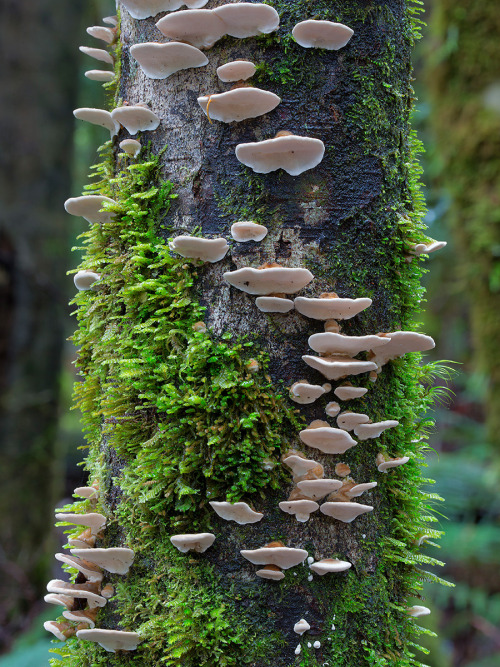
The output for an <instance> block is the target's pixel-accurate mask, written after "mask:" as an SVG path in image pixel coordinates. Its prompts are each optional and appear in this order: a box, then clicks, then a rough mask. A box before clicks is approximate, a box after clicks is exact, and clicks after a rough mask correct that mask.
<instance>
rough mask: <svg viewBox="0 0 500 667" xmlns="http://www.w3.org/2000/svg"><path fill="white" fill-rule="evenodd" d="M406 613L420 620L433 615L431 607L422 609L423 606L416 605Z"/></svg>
mask: <svg viewBox="0 0 500 667" xmlns="http://www.w3.org/2000/svg"><path fill="white" fill-rule="evenodd" d="M406 613H407V614H409V615H410V616H413V618H419V616H428V615H429V614H430V613H431V610H430V609H429V607H422V606H421V605H418V604H415V605H413V607H408V609H407V610H406Z"/></svg>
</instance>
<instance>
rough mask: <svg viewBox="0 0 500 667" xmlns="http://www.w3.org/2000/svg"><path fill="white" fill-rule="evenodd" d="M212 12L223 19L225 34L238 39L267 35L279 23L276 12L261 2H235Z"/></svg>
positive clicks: (276, 27)
mask: <svg viewBox="0 0 500 667" xmlns="http://www.w3.org/2000/svg"><path fill="white" fill-rule="evenodd" d="M213 12H214V14H216V15H217V16H218V17H219V18H220V19H221V20H222V21H223V23H224V26H225V32H226V34H227V35H229V36H230V37H237V38H239V39H244V38H246V37H257V36H258V35H268V34H269V33H270V32H274V31H275V30H277V29H278V28H279V25H280V17H279V14H278V12H277V11H276V10H275V9H274V7H270V6H269V5H265V4H263V3H255V4H254V3H250V2H236V3H234V4H229V5H222V6H221V7H216V8H215V9H214V10H213Z"/></svg>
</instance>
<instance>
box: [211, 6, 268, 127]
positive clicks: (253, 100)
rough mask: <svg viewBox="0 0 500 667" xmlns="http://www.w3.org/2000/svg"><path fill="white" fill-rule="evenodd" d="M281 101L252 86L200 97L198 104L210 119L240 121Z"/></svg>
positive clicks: (260, 114)
mask: <svg viewBox="0 0 500 667" xmlns="http://www.w3.org/2000/svg"><path fill="white" fill-rule="evenodd" d="M232 6H233V7H236V6H237V5H232ZM252 6H253V7H255V6H256V5H252ZM262 6H263V7H267V5H262ZM280 102H281V98H280V97H278V95H275V94H274V93H271V92H269V91H268V90H262V89H261V88H252V87H245V88H234V89H233V90H228V91H226V92H225V93H216V94H215V95H204V96H203V97H198V104H199V105H200V107H201V108H202V109H203V112H204V113H205V115H206V116H207V117H208V118H209V120H219V121H221V122H222V123H233V122H236V123H238V122H240V121H242V120H247V119H248V118H257V117H258V116H263V115H264V114H266V113H269V112H270V111H272V110H273V109H275V108H276V107H277V106H278V104H279V103H280Z"/></svg>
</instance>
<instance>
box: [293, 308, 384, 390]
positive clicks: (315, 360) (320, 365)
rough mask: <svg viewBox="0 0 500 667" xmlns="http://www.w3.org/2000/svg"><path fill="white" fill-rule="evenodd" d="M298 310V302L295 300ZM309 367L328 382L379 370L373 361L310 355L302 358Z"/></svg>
mask: <svg viewBox="0 0 500 667" xmlns="http://www.w3.org/2000/svg"><path fill="white" fill-rule="evenodd" d="M295 307H296V308H297V300H295ZM302 359H303V361H305V362H306V364H307V365H308V366H310V367H311V368H314V369H315V370H317V371H319V372H320V373H321V374H322V375H324V376H325V377H326V379H327V380H340V379H342V378H345V377H347V376H348V375H360V374H361V373H368V372H369V371H373V370H375V369H376V368H377V365H376V364H375V363H374V362H373V361H360V360H359V359H350V358H349V357H343V356H331V357H313V356H311V355H309V354H304V355H303V356H302Z"/></svg>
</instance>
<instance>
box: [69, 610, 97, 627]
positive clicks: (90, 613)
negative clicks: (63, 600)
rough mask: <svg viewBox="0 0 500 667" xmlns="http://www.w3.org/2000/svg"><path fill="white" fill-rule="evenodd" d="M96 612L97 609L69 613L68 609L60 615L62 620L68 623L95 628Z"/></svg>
mask: <svg viewBox="0 0 500 667" xmlns="http://www.w3.org/2000/svg"><path fill="white" fill-rule="evenodd" d="M96 610H97V608H96V609H93V610H90V609H88V610H83V611H70V610H69V609H65V610H64V611H63V613H62V615H63V616H64V618H66V619H68V621H73V622H75V623H83V624H84V625H88V626H89V628H95V619H96Z"/></svg>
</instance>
